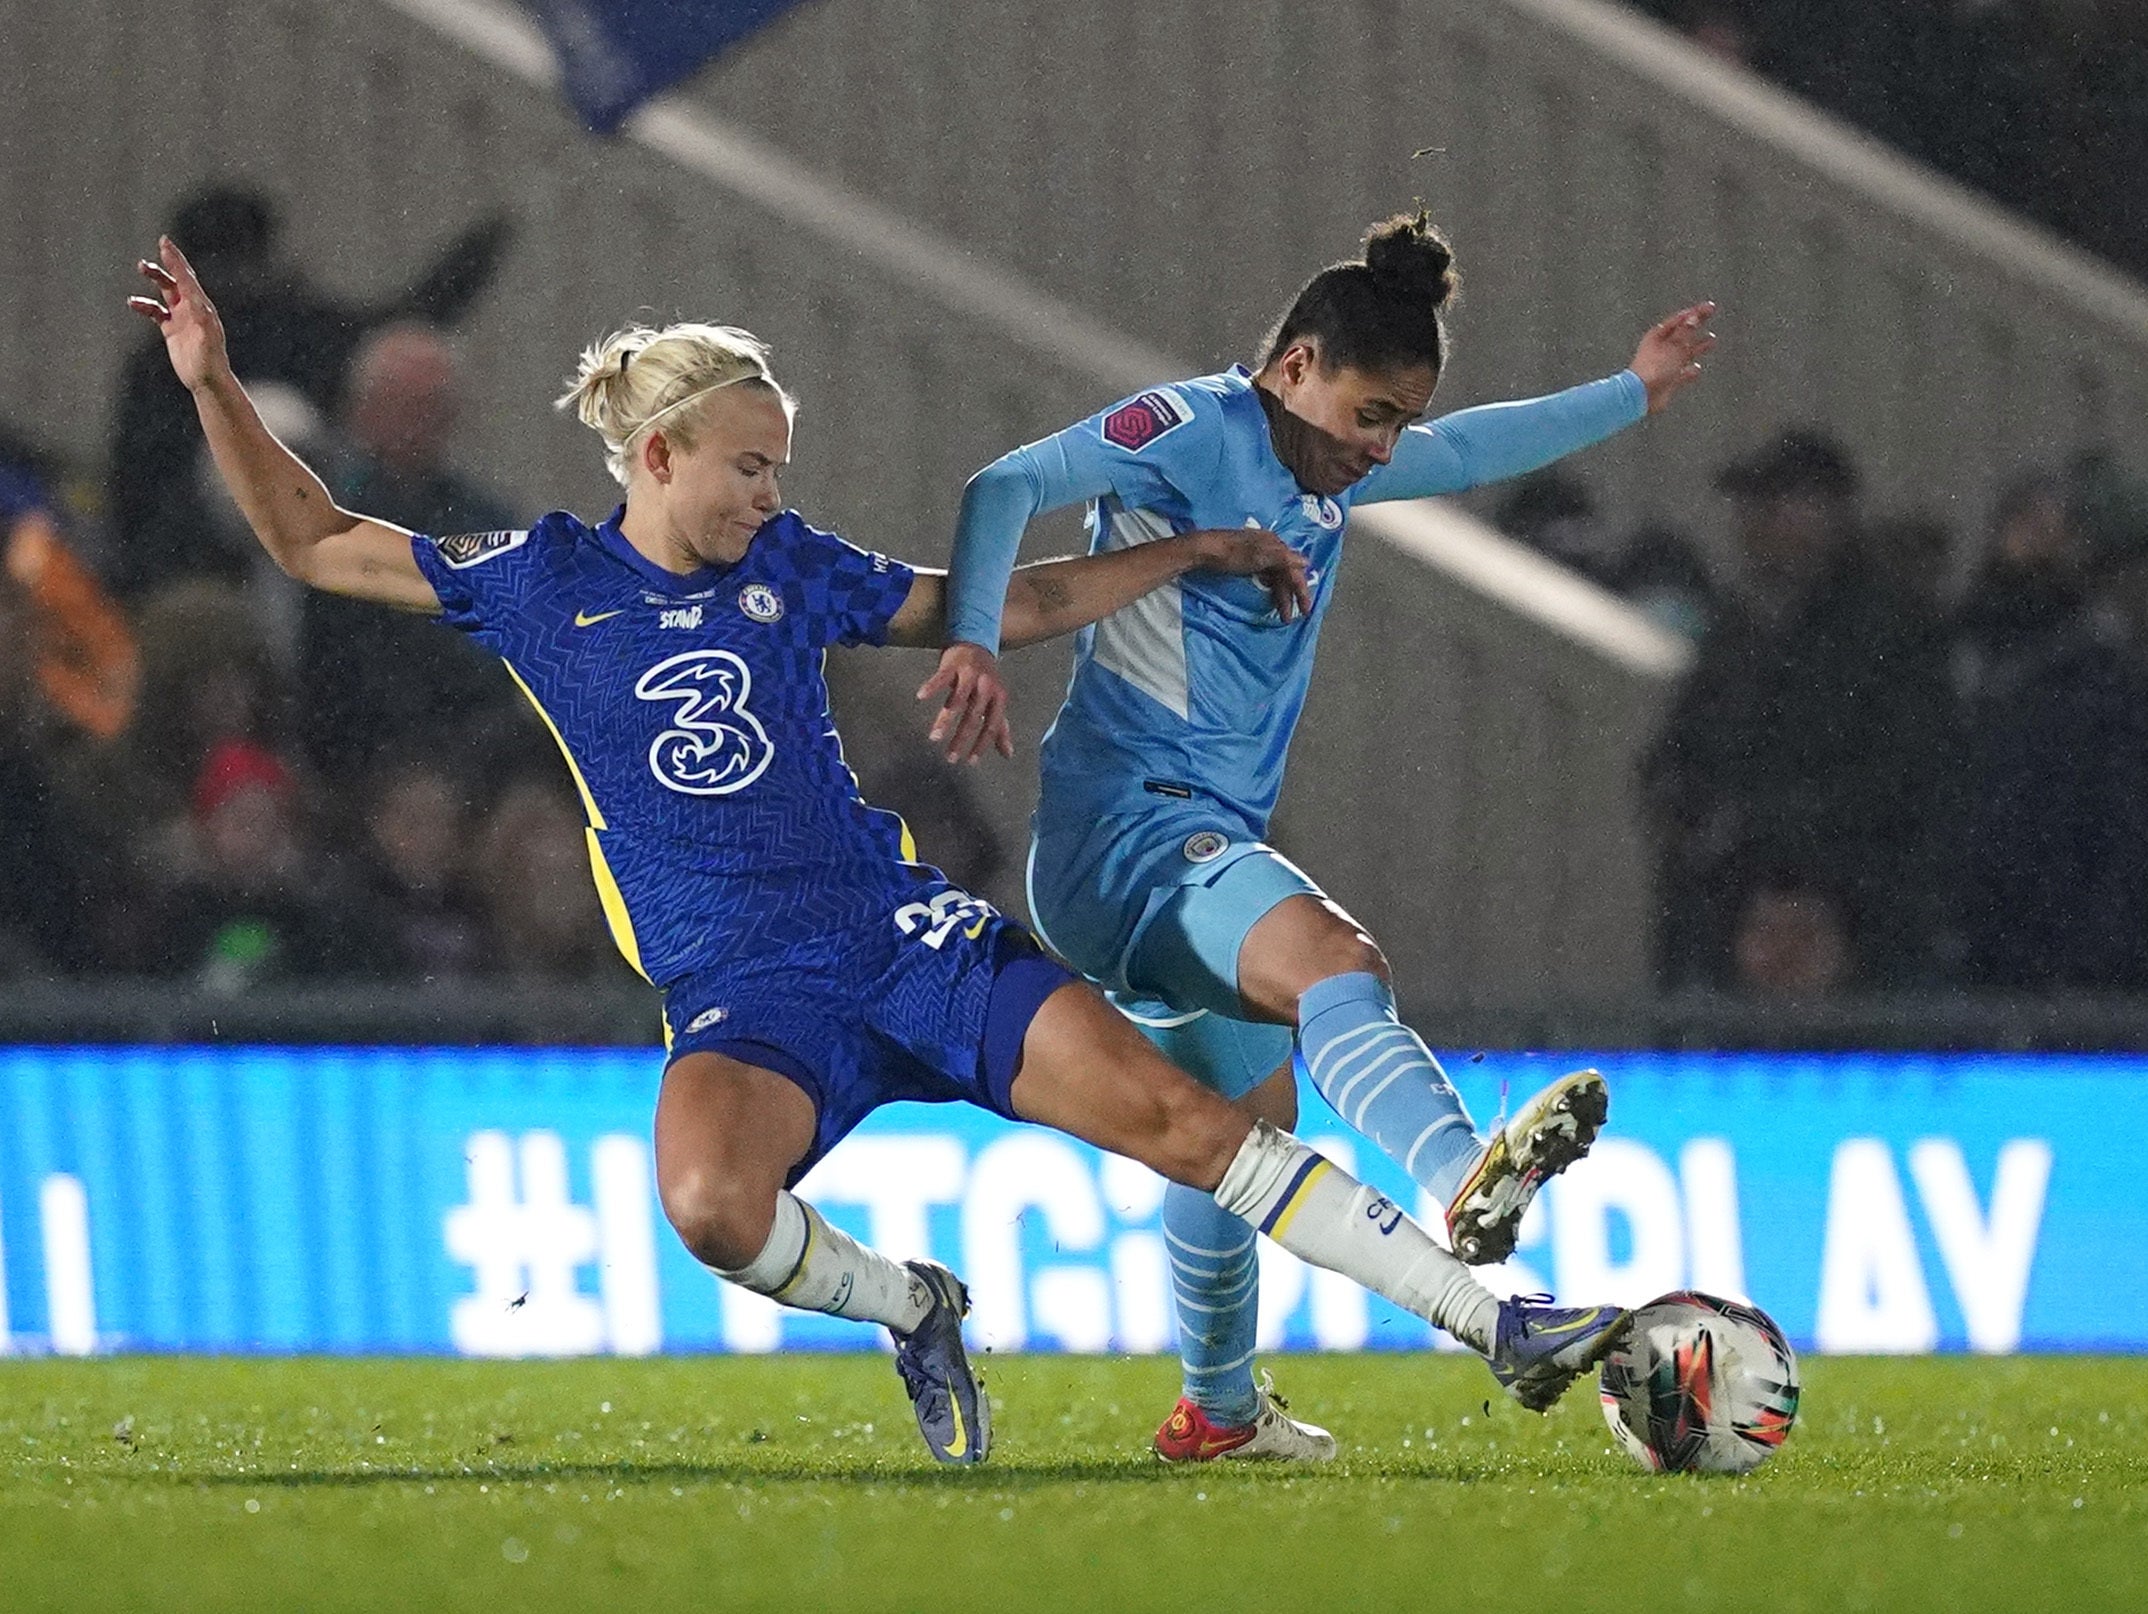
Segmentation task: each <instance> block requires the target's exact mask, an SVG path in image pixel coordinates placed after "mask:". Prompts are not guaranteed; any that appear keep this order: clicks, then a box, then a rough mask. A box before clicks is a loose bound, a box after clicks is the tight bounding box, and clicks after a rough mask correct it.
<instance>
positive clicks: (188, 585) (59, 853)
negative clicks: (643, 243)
mask: <svg viewBox="0 0 2148 1614" xmlns="http://www.w3.org/2000/svg"><path fill="white" fill-rule="evenodd" d="M170 228H171V233H172V235H173V237H174V238H175V239H176V240H177V241H179V243H180V244H181V246H182V247H183V248H185V250H186V251H187V253H188V255H189V257H190V258H191V259H192V261H193V263H194V265H195V268H196V269H197V271H198V272H199V273H200V275H201V278H202V281H203V284H204V285H205V286H207V287H208V288H209V290H210V292H211V294H212V296H214V297H215V299H216V301H217V305H218V308H219V311H220V312H221V314H222V316H223V320H224V326H225V332H226V339H227V342H228V345H229V348H230V352H231V358H232V367H233V369H234V371H235V372H236V373H237V374H238V376H239V378H240V379H241V380H242V381H243V382H244V383H245V384H246V386H247V390H248V391H249V393H250V394H251V395H252V396H253V398H254V401H255V403H256V404H257V406H258V407H259V408H260V410H261V413H262V415H263V418H264V419H265V420H266V421H267V422H268V424H269V426H270V427H271V429H272V430H274V431H275V432H276V434H277V435H278V436H279V437H280V438H282V439H283V441H285V442H286V443H288V444H290V445H291V446H292V447H293V448H294V449H296V450H297V451H298V452H299V454H300V455H301V456H302V457H303V458H304V459H305V460H306V461H307V463H308V464H310V465H312V466H313V467H314V468H315V469H316V470H317V471H319V472H320V473H321V476H322V478H323V480H324V481H326V482H327V483H328V486H329V490H330V492H331V493H332V495H333V496H334V497H335V498H336V500H337V501H338V503H340V504H342V505H343V506H344V507H346V508H349V509H354V510H361V511H364V512H365V513H367V514H369V515H375V516H379V517H383V518H385V519H387V520H390V521H393V522H396V523H398V524H400V525H402V526H405V527H409V528H411V529H412V530H414V531H418V532H428V533H457V532H484V531H492V530H497V529H500V528H506V527H512V526H515V525H517V524H523V523H527V522H528V521H529V520H531V519H533V518H534V516H535V515H536V514H537V513H538V509H539V508H541V507H528V508H526V507H524V506H523V505H522V504H521V503H519V502H517V501H516V500H515V499H513V498H509V497H503V496H502V494H501V493H500V492H499V491H497V490H495V489H493V488H490V487H488V486H486V485H485V484H484V483H483V482H482V481H481V480H479V479H476V478H473V477H472V476H471V475H470V474H468V472H467V471H466V470H464V469H463V468H462V466H461V463H460V462H459V460H458V458H457V454H456V427H457V421H458V415H459V410H460V403H461V399H462V396H463V385H462V376H461V373H460V363H459V360H458V357H457V348H456V344H455V340H454V330H453V328H454V326H455V325H456V323H457V322H458V321H459V320H460V319H461V318H462V317H463V315H464V314H465V313H466V312H467V311H468V310H469V309H470V308H471V307H472V306H474V305H475V304H476V303H477V302H478V300H479V299H480V298H481V297H482V296H483V295H484V293H485V291H486V289H487V287H488V285H489V284H490V282H491V280H492V278H493V275H494V272H495V270H496V268H497V266H498V263H499V261H500V257H501V254H502V252H503V251H504V250H505V248H506V246H507V243H508V239H509V231H508V229H507V227H506V225H505V224H504V223H501V222H497V221H495V222H489V223H486V224H482V225H480V226H478V227H477V228H475V229H473V230H471V231H469V232H467V233H465V234H464V235H463V236H461V237H459V238H458V239H456V240H455V241H453V242H451V243H449V244H448V246H447V247H446V248H445V249H444V250H443V251H442V252H441V254H440V255H439V256H438V258H437V259H435V261H434V262H432V263H431V264H430V265H429V266H426V267H425V268H423V269H422V270H421V271H420V272H419V273H418V274H417V275H416V276H415V278H414V279H413V280H412V281H411V282H410V283H409V284H408V286H407V287H405V288H403V289H402V290H400V291H398V292H397V293H396V294H394V295H392V296H389V297H387V298H384V299H382V300H381V301H379V302H378V303H375V304H371V305H365V306H356V305H352V304H349V303H346V302H342V301H339V300H337V299H335V298H333V297H331V296H328V295H326V294H325V293H323V292H322V291H321V290H319V289H318V288H317V287H316V286H315V285H314V284H313V283H312V281H311V280H310V279H309V277H308V276H307V275H306V274H305V273H304V271H303V270H302V269H301V268H300V267H299V266H297V265H296V264H294V263H293V262H291V261H290V260H289V259H288V258H287V256H286V255H285V254H284V252H283V251H282V250H281V245H280V237H279V230H278V218H277V213H276V210H275V207H274V205H273V202H272V200H271V199H270V198H268V197H266V196H264V195H261V194H259V193H257V192H255V191H252V190H249V189H244V188H236V187H215V188H211V189H208V190H205V191H203V192H201V193H200V194H198V195H196V196H194V197H193V198H191V199H190V200H188V201H187V202H186V203H184V204H183V205H182V206H181V207H180V208H179V210H178V212H177V214H176V216H175V217H174V218H173V219H172V220H171V225H170ZM540 496H541V495H540ZM914 749H915V751H916V753H917V755H918V757H919V758H920V759H923V760H924V761H925V762H928V763H929V762H930V758H929V755H928V754H927V753H926V751H925V748H924V747H923V746H922V745H919V746H917V747H915V748H914ZM867 788H868V790H869V791H872V792H875V793H883V792H886V793H887V794H877V796H876V799H898V798H908V799H910V800H911V801H912V802H913V804H914V805H915V806H917V807H920V808H921V809H922V810H921V811H916V812H914V813H913V822H914V825H915V827H916V830H917V832H918V833H919V835H920V836H921V837H924V838H925V840H924V844H927V845H930V846H932V847H933V848H934V849H935V853H936V855H938V857H939V860H940V861H941V862H942V863H943V865H944V866H946V868H947V870H948V872H949V873H950V874H951V875H953V876H954V877H956V878H957V879H961V880H964V881H966V882H969V883H972V884H973V887H974V888H977V889H990V888H991V886H992V883H993V882H994V881H995V880H997V879H998V878H999V877H1000V876H1001V875H1003V874H1004V872H1005V870H1006V868H1007V866H1008V865H1009V863H1010V860H1009V859H1008V858H1007V856H1006V854H1005V849H1004V848H1003V847H1001V846H999V845H998V844H997V843H996V841H995V839H994V837H993V834H992V831H991V828H990V825H989V823H988V821H987V820H985V819H984V817H983V816H982V814H981V813H980V812H979V811H978V809H977V808H976V806H975V803H974V800H973V799H972V798H971V797H970V795H969V794H968V793H967V786H966V785H965V784H964V783H963V782H962V781H953V782H950V781H949V780H948V778H947V777H946V772H945V770H944V769H942V768H939V767H937V766H936V765H934V766H932V767H931V769H930V776H929V777H928V778H926V779H924V780H922V781H921V780H919V779H916V778H898V779H869V780H868V781H867ZM0 813H4V814H5V815H6V819H7V822H8V827H9V833H8V834H7V835H6V836H5V837H0V980H10V979H13V980H24V979H38V978H52V977H63V976H70V975H88V974H126V975H142V976H150V977H157V978H163V979H168V980H174V981H188V982H192V983H195V984H197V985H199V986H201V987H203V988H205V989H208V990H211V991H219V992H236V991H240V990H244V989H246V988H248V987H250V986H253V985H256V984H261V983H269V982H276V983H308V982H312V983H321V982H348V981H374V982H406V983H407V982H433V981H449V982H453V981H466V980H478V979H489V980H497V981H505V982H508V983H512V984H521V985H527V986H544V985H549V984H558V985H563V986H565V985H573V984H575V983H580V982H601V981H612V982H620V981H624V980H628V979H630V978H631V976H630V973H629V972H628V969H627V966H626V964H625V963H624V962H623V961H622V960H621V959H620V957H619V955H618V953H617V952H616V951H615V950H614V948H613V946H612V944H611V941H610V938H609V935H608V932H607V928H606V925H605V921H604V917H603V914H602V912H601V910H600V907H599V904H598V900H597V896H596V892H595V889H594V887H593V884H592V882H591V879H590V871H589V859H588V850H587V843H586V838H585V831H584V819H583V813H582V807H581V803H580V801H579V800H578V798H577V796H576V793H575V787H574V785H573V783H572V780H571V777H570V775H569V773H568V771H567V769H566V768H565V767H564V766H563V765H562V763H561V761H560V756H559V752H558V749H557V746H556V744H555V743H554V741H553V739H552V737H551V735H550V734H549V732H548V731H547V730H546V728H545V726H544V723H543V721H542V720H541V719H540V718H539V716H538V715H537V713H536V712H535V711H534V709H533V708H532V707H531V706H530V705H529V703H528V702H527V701H526V700H525V699H524V698H523V697H522V695H521V693H520V692H519V691H518V690H517V689H516V688H515V686H514V683H513V681H512V680H511V678H510V677H509V676H508V674H507V672H506V670H505V669H504V668H503V667H501V666H500V665H499V663H498V662H497V661H496V660H495V659H494V658H493V657H492V656H490V655H489V654H487V653H485V652H484V651H482V650H480V649H479V648H477V647H476V646H475V645H473V644H472V643H470V642H469V641H468V640H466V639H464V638H463V637H462V636H460V635H458V634H456V633H453V632H451V631H448V630H446V629H443V628H441V627H440V626H438V625H437V624H435V623H433V622H431V621H428V620H426V619H424V618H421V617H417V616H401V615H398V614H396V613H394V612H391V611H386V610H383V609H381V608H379V607H377V606H371V605H364V604H359V603H356V602H352V601H348V600H343V599H339V598H337V597H335V596H332V595H326V594H322V593H318V592H314V591H309V590H306V589H303V588H301V587H300V586H299V585H297V584H296V583H294V582H292V581H291V580H290V579H288V578H286V577H285V576H284V575H283V574H282V573H281V572H280V571H278V570H277V568H276V567H275V565H274V564H273V563H272V562H271V561H270V560H269V559H268V557H267V556H266V554H265V553H264V552H263V551H262V549H261V548H260V546H259V545H258V544H257V543H256V542H255V540H254V538H253V536H252V534H251V532H250V531H249V530H248V528H247V525H246V522H245V520H244V518H243V517H242V516H241V515H240V513H239V510H238V508H237V506H236V505H235V504H233V503H232V501H231V500H230V498H229V497H228V495H226V494H225V493H224V491H223V488H222V484H221V482H220V480H219V478H218V477H217V475H216V471H215V467H214V465H213V463H212V462H211V461H210V459H209V457H208V453H207V450H206V448H205V447H204V445H203V441H202V435H201V430H200V426H199V423H198V421H197V419H196V415H195V411H194V407H193V404H192V401H191V400H190V399H189V398H188V397H187V394H186V392H185V389H184V388H182V387H181V386H180V385H179V383H178V382H177V381H176V379H175V378H174V377H173V375H172V372H171V367H170V364H169V362H168V361H167V359H166V358H165V354H164V348H163V343H162V341H161V340H160V339H159V338H158V337H157V336H156V334H155V333H154V332H153V331H151V330H150V329H149V328H148V327H147V326H146V325H145V326H143V327H142V332H141V337H140V340H139V342H138V344H137V345H136V347H135V348H134V349H133V351H132V352H131V353H130V354H129V356H128V358H127V360H126V363H125V366H124V370H123V373H122V375H121V377H120V384H119V387H118V392H117V399H116V405H115V411H114V417H113V422H112V429H111V436H110V440H109V442H108V443H107V444H106V445H105V452H104V454H103V455H101V456H100V457H99V460H98V462H97V463H84V462H80V461H76V462H67V461H63V460H61V459H59V458H57V457H56V456H54V455H53V454H52V453H51V450H50V446H49V445H40V444H37V443H34V442H32V441H30V440H29V439H28V438H27V437H25V436H23V435H22V434H21V433H20V432H18V431H14V430H10V429H9V428H8V426H7V425H6V424H5V423H0Z"/></svg>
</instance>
